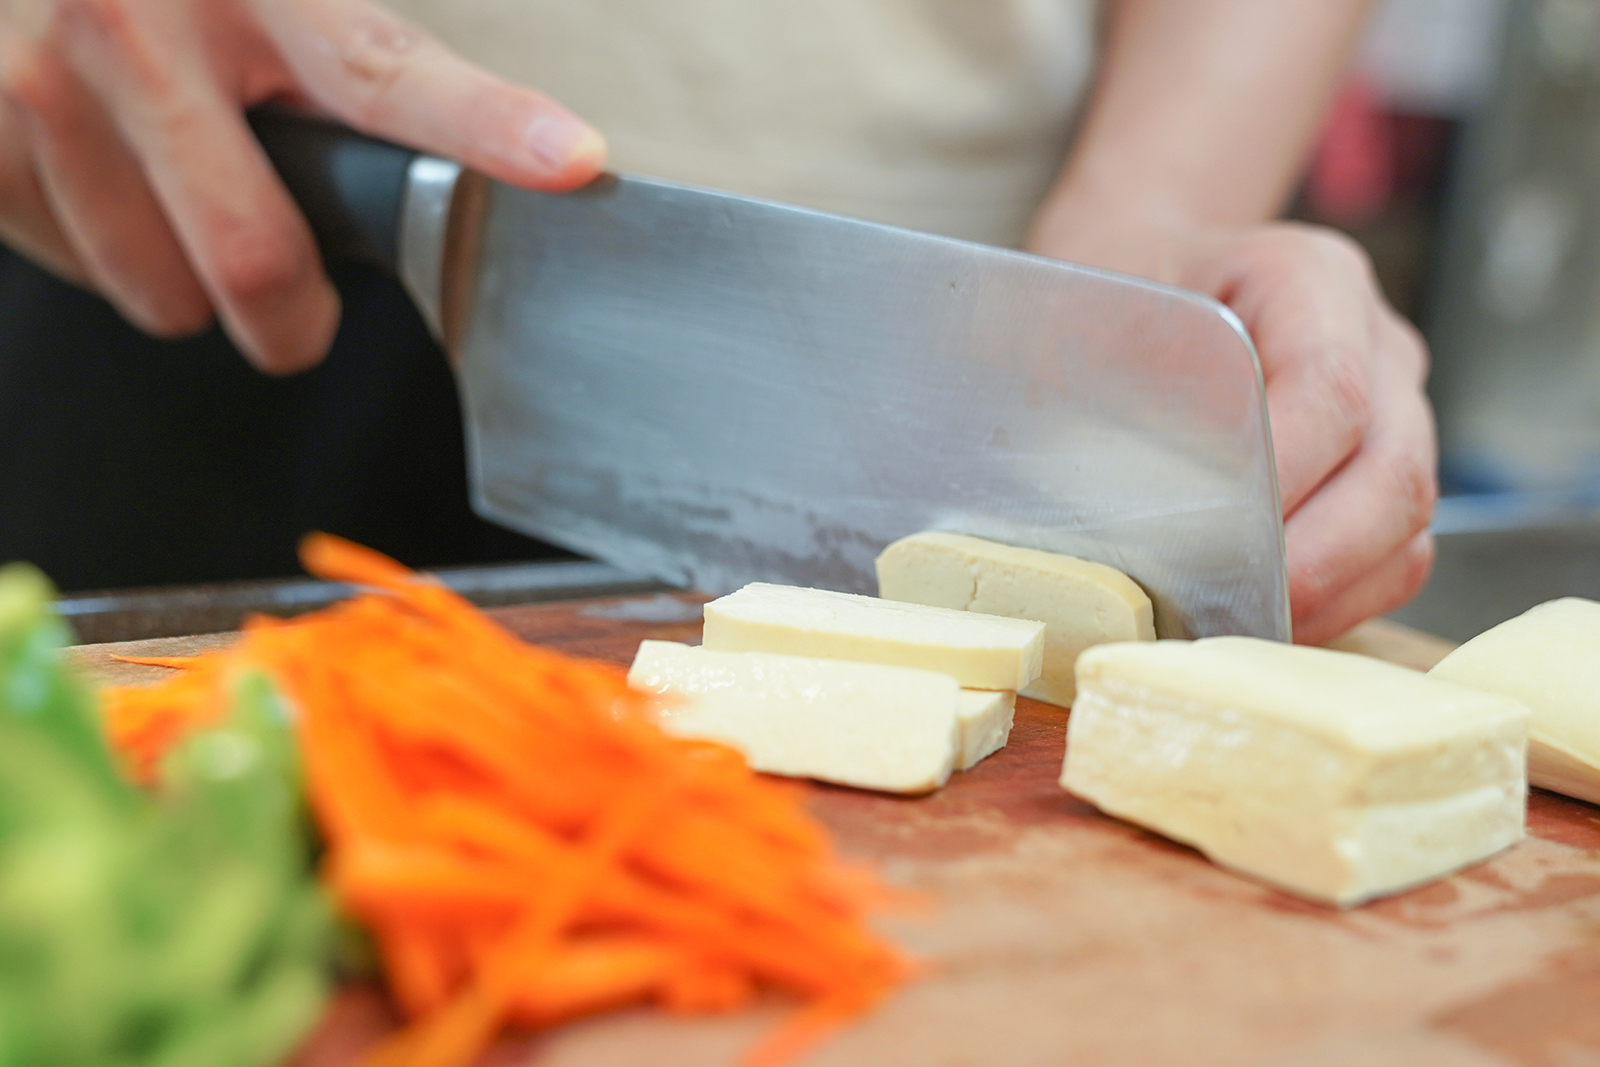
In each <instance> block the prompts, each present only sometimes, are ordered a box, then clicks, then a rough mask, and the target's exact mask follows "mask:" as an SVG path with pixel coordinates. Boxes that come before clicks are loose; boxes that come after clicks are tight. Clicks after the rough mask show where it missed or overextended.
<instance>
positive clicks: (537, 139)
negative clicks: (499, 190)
mask: <svg viewBox="0 0 1600 1067" xmlns="http://www.w3.org/2000/svg"><path fill="white" fill-rule="evenodd" d="M525 143H526V147H527V150H528V154H529V156H530V157H531V159H530V162H531V163H532V164H533V165H534V173H533V175H532V177H533V179H534V184H536V185H537V186H538V187H539V188H542V189H548V190H550V191H552V192H562V191H565V190H567V189H575V188H577V187H578V186H580V185H583V184H585V183H586V182H589V181H591V180H593V178H594V177H595V176H596V175H597V174H599V173H600V172H601V170H603V169H604V168H605V163H606V153H607V149H606V141H605V138H604V137H602V136H601V135H600V131H599V130H596V129H595V128H594V127H593V126H590V125H589V124H588V123H586V122H584V121H583V120H582V119H580V118H578V117H577V116H576V115H573V114H571V113H569V112H566V111H564V110H560V109H552V110H546V111H541V112H540V113H539V114H538V115H535V116H534V118H533V120H532V121H531V122H530V123H528V128H527V134H526V138H525Z"/></svg>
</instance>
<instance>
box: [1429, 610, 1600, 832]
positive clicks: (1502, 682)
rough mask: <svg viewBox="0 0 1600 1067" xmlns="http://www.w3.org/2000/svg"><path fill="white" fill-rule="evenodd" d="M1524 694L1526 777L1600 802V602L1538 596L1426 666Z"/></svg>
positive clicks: (1520, 697) (1455, 678) (1437, 673)
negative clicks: (1537, 601)
mask: <svg viewBox="0 0 1600 1067" xmlns="http://www.w3.org/2000/svg"><path fill="white" fill-rule="evenodd" d="M1429 673H1430V674H1431V675H1432V676H1433V677H1435V678H1440V679H1443V680H1445V681H1450V682H1455V683H1457V684H1459V685H1467V686H1471V687H1472V688H1474V689H1481V690H1483V691H1484V692H1487V693H1498V694H1500V695H1501V696H1504V697H1509V698H1510V699H1512V700H1517V701H1521V702H1522V703H1523V704H1526V705H1527V706H1528V709H1529V710H1530V711H1531V712H1532V713H1533V718H1532V720H1531V721H1530V723H1529V725H1528V781H1529V782H1531V783H1532V784H1533V785H1536V786H1539V787H1540V788H1543V789H1551V790H1554V791H1555V792H1557V793H1565V794H1566V795H1567V796H1569V797H1577V798H1578V799H1579V800H1587V801H1588V802H1589V803H1591V804H1600V603H1596V602H1595V601H1593V600H1583V599H1581V598H1579V597H1566V598H1564V599H1561V600H1552V601H1549V602H1548V603H1544V604H1540V605H1539V606H1538V607H1536V608H1532V609H1530V610H1529V611H1527V612H1524V613H1523V614H1521V615H1518V616H1517V617H1516V618H1514V619H1508V620H1507V621H1505V622H1503V623H1501V624H1500V625H1499V626H1496V627H1494V628H1493V629H1491V630H1486V631H1485V632H1483V633H1481V634H1479V635H1478V636H1477V637H1474V638H1473V639H1472V640H1471V641H1468V642H1467V643H1466V644H1464V645H1462V646H1461V647H1460V648H1458V649H1456V650H1455V651H1454V652H1452V653H1450V654H1449V655H1448V656H1446V657H1445V658H1444V659H1443V660H1441V661H1440V662H1439V664H1438V666H1436V667H1434V668H1433V670H1432V671H1430V672H1429Z"/></svg>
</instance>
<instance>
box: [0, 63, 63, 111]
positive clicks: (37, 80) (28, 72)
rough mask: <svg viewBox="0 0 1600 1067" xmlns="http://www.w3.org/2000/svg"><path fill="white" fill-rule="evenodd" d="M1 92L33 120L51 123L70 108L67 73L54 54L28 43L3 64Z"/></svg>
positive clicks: (0, 69) (1, 65) (0, 78)
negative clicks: (67, 106)
mask: <svg viewBox="0 0 1600 1067" xmlns="http://www.w3.org/2000/svg"><path fill="white" fill-rule="evenodd" d="M0 93H3V94H4V95H5V98H6V99H7V100H9V101H11V102H12V103H13V104H15V105H16V106H17V107H19V108H22V109H23V110H24V111H26V112H28V113H29V114H30V115H32V116H33V117H34V118H36V119H38V120H40V121H42V122H44V123H46V124H51V123H52V122H53V121H54V120H57V119H59V118H61V117H64V116H63V109H64V108H65V106H66V105H67V83H66V78H65V71H64V70H63V69H62V67H61V63H60V61H59V59H58V58H57V56H56V54H55V52H54V51H52V50H51V49H49V48H47V47H45V46H43V45H40V44H29V45H27V46H24V47H21V48H18V49H16V50H15V51H14V52H12V54H10V55H8V56H7V57H6V62H5V63H3V64H0Z"/></svg>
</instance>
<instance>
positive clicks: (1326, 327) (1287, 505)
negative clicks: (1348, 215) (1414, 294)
mask: <svg viewBox="0 0 1600 1067" xmlns="http://www.w3.org/2000/svg"><path fill="white" fill-rule="evenodd" d="M1232 297H1233V299H1232V300H1230V301H1229V302H1230V303H1231V304H1233V305H1234V308H1235V310H1236V311H1238V312H1239V314H1240V316H1241V317H1242V318H1243V319H1244V321H1245V322H1246V324H1247V325H1248V326H1249V327H1250V330H1251V334H1252V336H1253V337H1254V339H1255V341H1256V346H1257V350H1258V351H1259V353H1260V356H1261V361H1262V370H1263V373H1264V376H1265V378H1266V389H1267V406H1268V410H1269V412H1270V413H1271V420H1272V433H1273V440H1274V445H1275V450H1276V455H1277V460H1278V481H1279V492H1280V494H1281V496H1282V501H1283V510H1284V514H1285V515H1286V516H1292V515H1294V514H1295V513H1296V512H1297V511H1298V510H1299V509H1300V507H1301V506H1303V505H1304V503H1305V502H1306V501H1307V500H1308V499H1310V498H1311V497H1312V495H1313V494H1314V493H1315V492H1316V491H1317V489H1318V487H1319V486H1321V485H1322V484H1323V482H1324V481H1325V480H1326V479H1327V478H1328V477H1329V476H1330V475H1331V474H1332V473H1333V472H1334V471H1335V470H1337V469H1338V468H1339V467H1340V466H1341V465H1342V464H1343V463H1344V462H1345V461H1346V460H1347V459H1348V458H1349V457H1350V456H1351V455H1352V454H1353V453H1354V452H1355V451H1356V450H1357V449H1358V448H1360V447H1361V445H1362V442H1363V440H1364V439H1365V437H1366V435H1367V431H1368V427H1369V426H1370V424H1371V421H1372V418H1373V412H1372V408H1373V405H1374V403H1375V398H1374V396H1373V395H1372V394H1373V382H1372V377H1371V361H1372V358H1373V353H1374V351H1375V350H1377V349H1378V348H1380V347H1382V346H1385V345H1387V344H1389V342H1390V338H1389V337H1388V335H1389V334H1390V333H1391V332H1392V327H1391V325H1390V323H1389V322H1388V317H1389V312H1388V311H1387V308H1386V306H1385V305H1384V302H1383V298H1382V295H1381V294H1380V293H1379V292H1378V289H1377V286H1376V283H1375V282H1374V280H1373V278H1372V274H1371V271H1370V269H1369V267H1368V265H1367V261H1366V257H1365V255H1364V253H1362V252H1361V251H1360V250H1359V249H1358V248H1356V247H1355V246H1354V245H1353V244H1352V243H1351V242H1349V241H1348V240H1347V239H1345V238H1343V237H1341V236H1338V235H1335V234H1332V233H1330V232H1323V231H1318V230H1314V229H1310V228H1306V227H1295V226H1279V227H1273V228H1271V229H1269V230H1266V231H1262V233H1261V236H1260V237H1259V238H1258V239H1257V240H1256V241H1255V242H1254V243H1253V246H1252V247H1250V248H1249V249H1248V250H1247V251H1246V253H1245V254H1244V255H1243V257H1242V259H1241V268H1240V276H1239V279H1238V281H1237V284H1236V285H1235V287H1234V292H1233V294H1232ZM1390 347H1391V350H1389V351H1386V352H1384V354H1383V355H1384V358H1386V359H1389V360H1394V361H1398V362H1400V363H1402V364H1404V366H1405V367H1406V369H1407V370H1408V371H1410V372H1412V373H1414V376H1415V379H1416V381H1417V382H1419V383H1420V380H1421V373H1420V367H1421V360H1420V358H1419V356H1418V354H1417V353H1414V352H1408V351H1404V350H1402V348H1401V347H1395V346H1392V345H1391V346H1390ZM1418 351H1419V352H1420V346H1418Z"/></svg>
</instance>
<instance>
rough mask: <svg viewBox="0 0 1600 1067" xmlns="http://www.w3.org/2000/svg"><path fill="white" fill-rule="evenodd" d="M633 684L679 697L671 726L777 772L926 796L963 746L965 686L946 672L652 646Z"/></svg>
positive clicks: (667, 716) (646, 647) (670, 713)
mask: <svg viewBox="0 0 1600 1067" xmlns="http://www.w3.org/2000/svg"><path fill="white" fill-rule="evenodd" d="M628 682H629V684H630V685H632V686H633V687H634V688H636V689H640V690H644V691H646V692H651V693H661V694H665V695H666V696H668V697H670V698H674V699H671V700H669V701H668V702H667V703H666V704H665V706H664V707H663V709H662V711H661V713H660V722H661V725H662V727H663V728H664V729H665V730H667V731H668V732H669V733H673V734H677V735H679V736H681V737H696V738H704V739H707V740H712V741H721V742H723V743H724V744H727V745H730V746H732V747H733V748H737V749H738V750H739V751H741V752H743V753H744V755H745V758H746V759H748V760H749V761H750V765H751V766H752V767H754V768H755V769H756V770H759V771H766V772H768V773H770V774H785V775H790V776H792V777H796V778H820V779H822V780H823V781H827V782H838V783H839V784H841V785H851V786H857V787H859V788H862V789H879V790H882V791H884V792H888V793H926V792H928V791H929V790H932V789H937V788H938V787H939V786H941V785H943V784H944V783H945V780H946V779H948V778H949V777H950V772H951V770H952V769H953V768H954V767H955V765H956V761H957V759H958V758H959V756H960V753H961V745H960V728H959V725H958V723H957V718H956V711H957V706H958V703H959V700H960V692H961V690H960V688H959V687H958V686H957V685H956V682H955V679H954V678H951V677H950V676H949V675H947V674H940V673H938V672H936V671H924V670H917V669H914V668H911V667H888V666H883V665H881V664H875V663H850V662H846V661H843V660H829V659H813V658H808V657H804V656H786V655H778V654H774V653H766V652H718V651H715V650H713V649H708V648H694V647H690V646H689V645H681V644H678V643H676V642H672V641H642V642H640V644H639V654H638V655H637V656H636V657H635V658H634V661H633V667H632V668H631V669H630V670H629V671H628Z"/></svg>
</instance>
